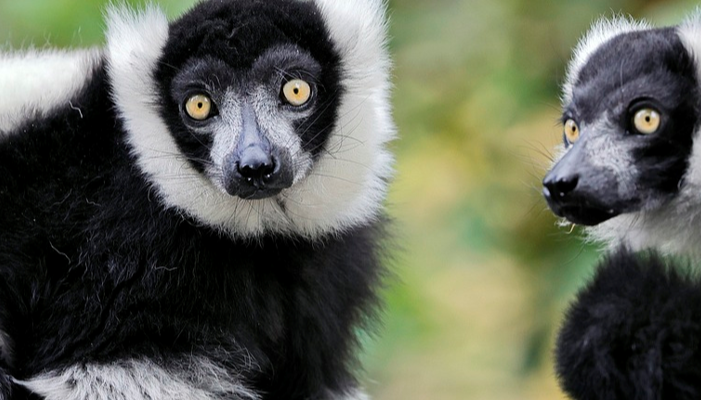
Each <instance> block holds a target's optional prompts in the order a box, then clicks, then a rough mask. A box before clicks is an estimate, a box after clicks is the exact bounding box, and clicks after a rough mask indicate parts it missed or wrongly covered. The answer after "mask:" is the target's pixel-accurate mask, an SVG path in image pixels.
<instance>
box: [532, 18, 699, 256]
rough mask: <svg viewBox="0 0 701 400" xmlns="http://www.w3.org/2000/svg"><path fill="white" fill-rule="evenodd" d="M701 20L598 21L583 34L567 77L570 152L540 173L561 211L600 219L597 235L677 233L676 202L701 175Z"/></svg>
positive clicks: (591, 221) (565, 120) (574, 218)
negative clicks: (658, 23) (700, 53)
mask: <svg viewBox="0 0 701 400" xmlns="http://www.w3.org/2000/svg"><path fill="white" fill-rule="evenodd" d="M700 21H701V20H699V19H698V18H696V19H692V20H689V21H688V22H687V23H685V24H683V25H681V26H679V27H676V28H661V29H653V28H651V27H649V26H648V25H646V24H643V23H635V22H632V21H629V20H626V19H616V20H612V21H601V22H599V23H598V24H596V25H595V26H594V27H593V29H592V30H591V31H590V32H589V34H588V35H586V36H585V38H584V39H583V40H582V41H581V42H580V44H579V46H578V47H577V49H576V51H575V56H574V58H573V60H572V62H571V64H570V67H569V71H568V75H567V82H566V83H565V85H564V96H563V109H564V110H563V115H562V125H563V129H564V135H563V136H564V151H563V152H562V153H561V156H560V158H559V160H558V161H557V162H556V163H555V165H554V166H553V167H552V169H551V170H550V171H549V172H548V174H547V175H546V177H545V179H544V181H543V184H544V189H543V193H544V195H545V198H546V200H547V202H548V205H549V206H550V208H551V209H552V210H553V211H554V212H555V214H557V215H558V216H561V217H564V218H566V219H567V220H569V221H570V222H572V223H575V224H581V225H588V226H595V225H600V224H602V223H603V225H600V226H602V228H601V229H600V230H599V231H598V233H599V236H600V237H602V238H603V239H604V240H607V241H610V242H618V243H620V242H626V244H628V245H633V246H634V247H637V246H641V247H642V246H648V245H651V244H653V243H651V242H650V240H649V238H646V239H642V236H646V235H647V234H646V233H641V232H643V231H646V230H651V229H657V230H658V232H657V235H662V236H664V235H668V234H674V233H676V232H671V231H673V230H674V229H676V228H673V227H672V225H673V224H675V223H676V222H678V220H676V219H674V218H677V217H679V215H678V213H680V212H682V213H683V212H684V211H682V210H681V208H683V207H680V205H681V204H677V203H675V201H676V202H687V201H688V197H687V196H686V192H688V191H689V190H692V189H691V188H693V187H698V186H697V185H698V184H699V183H701V179H700V178H701V177H699V176H697V175H698V172H701V171H696V168H695V166H694V159H697V158H699V157H701V154H697V153H698V151H697V150H696V149H695V145H694V144H695V143H696V142H698V140H697V138H698V135H697V129H698V128H699V122H700V120H699V116H700V114H699V113H700V111H701V108H700V106H701V91H700V87H699V80H698V71H699V60H698V59H697V50H700V49H701V47H699V45H700V44H701V43H700V41H699V39H698V38H697V36H698V35H697V34H696V33H697V32H698V29H701V24H699V22H700ZM695 47H699V48H698V49H697V48H695ZM697 181H698V182H697ZM696 198H698V199H701V197H700V196H699V195H698V194H697V195H696ZM698 208H700V209H701V202H700V203H699V207H698ZM673 214H674V215H676V216H677V217H674V218H672V219H674V220H670V218H671V216H672V215H673ZM665 220H666V221H665ZM607 221H609V222H607ZM665 224H666V226H664V227H663V226H662V225H665ZM653 225H654V226H653ZM597 229H598V228H597Z"/></svg>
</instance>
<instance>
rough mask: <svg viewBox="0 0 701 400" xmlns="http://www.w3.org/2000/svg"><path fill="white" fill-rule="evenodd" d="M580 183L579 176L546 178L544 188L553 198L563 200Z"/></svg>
mask: <svg viewBox="0 0 701 400" xmlns="http://www.w3.org/2000/svg"><path fill="white" fill-rule="evenodd" d="M578 182H579V175H569V176H564V177H563V176H551V175H549V176H546V177H545V180H544V181H543V186H545V188H546V189H547V190H548V192H549V195H550V196H551V197H553V198H562V197H565V196H566V195H567V194H569V193H570V192H572V191H573V190H574V189H575V188H576V187H577V183H578Z"/></svg>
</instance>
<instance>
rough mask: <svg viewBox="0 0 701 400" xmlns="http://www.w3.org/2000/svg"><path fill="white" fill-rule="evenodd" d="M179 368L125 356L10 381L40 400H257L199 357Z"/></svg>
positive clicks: (230, 377) (239, 384)
mask: <svg viewBox="0 0 701 400" xmlns="http://www.w3.org/2000/svg"><path fill="white" fill-rule="evenodd" d="M180 368H181V369H165V368H163V367H161V366H159V365H157V364H156V363H154V362H153V361H150V360H148V359H142V360H137V359H131V360H124V361H119V362H114V363H111V364H82V365H74V366H71V367H68V368H66V369H63V370H58V371H50V372H46V373H44V374H41V375H39V376H36V377H33V378H31V379H29V380H27V381H16V383H17V384H19V385H22V386H24V387H26V388H27V389H29V390H31V391H32V392H33V393H36V394H39V395H41V396H43V397H44V398H46V400H216V399H222V398H227V399H240V400H244V399H250V400H255V399H258V396H257V395H256V394H255V393H253V392H252V391H250V390H249V389H247V388H246V387H245V386H243V385H242V384H241V382H240V381H239V379H238V378H237V377H235V376H231V375H230V374H229V373H228V372H227V371H226V370H224V369H223V368H221V367H219V366H217V365H215V364H213V363H212V362H210V361H208V360H206V359H204V358H192V359H189V360H186V361H184V362H183V363H182V364H181V365H180Z"/></svg>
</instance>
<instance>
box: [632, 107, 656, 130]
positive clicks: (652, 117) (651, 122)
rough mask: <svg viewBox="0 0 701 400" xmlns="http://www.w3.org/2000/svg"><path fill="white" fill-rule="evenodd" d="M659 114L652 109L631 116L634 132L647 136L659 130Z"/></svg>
mask: <svg viewBox="0 0 701 400" xmlns="http://www.w3.org/2000/svg"><path fill="white" fill-rule="evenodd" d="M660 122H661V121H660V113H659V112H657V110H654V109H652V108H643V109H641V110H639V111H638V112H636V113H635V116H633V126H634V127H635V130H636V132H638V133H641V134H643V135H649V134H652V133H655V132H657V130H658V129H659V128H660Z"/></svg>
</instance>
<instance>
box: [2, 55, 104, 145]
mask: <svg viewBox="0 0 701 400" xmlns="http://www.w3.org/2000/svg"><path fill="white" fill-rule="evenodd" d="M99 60H100V53H99V51H98V50H95V49H92V50H75V51H59V50H49V51H37V50H27V51H21V52H19V51H18V52H11V53H0V93H2V96H0V138H2V136H4V135H6V134H7V133H8V132H10V131H11V130H13V129H14V128H16V127H17V125H19V124H20V123H21V122H22V121H24V120H27V119H29V118H35V117H37V116H41V115H43V114H44V113H45V112H47V111H49V110H51V109H52V108H54V107H56V106H63V105H67V104H68V105H70V100H71V97H72V96H73V95H74V94H75V93H76V92H77V91H79V90H80V89H81V88H83V86H84V84H85V82H86V81H87V79H88V78H89V76H90V75H91V74H92V73H93V70H94V68H95V67H96V66H97V65H98V63H99ZM76 112H79V111H76Z"/></svg>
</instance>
